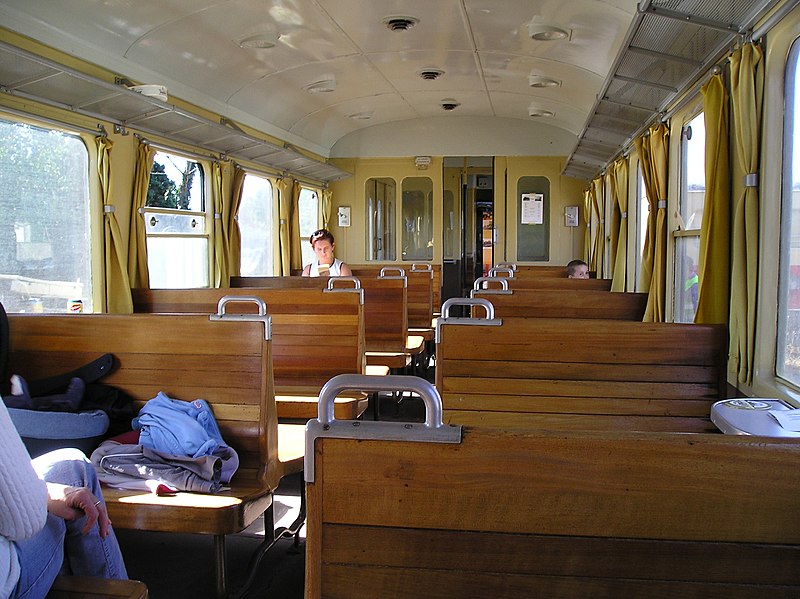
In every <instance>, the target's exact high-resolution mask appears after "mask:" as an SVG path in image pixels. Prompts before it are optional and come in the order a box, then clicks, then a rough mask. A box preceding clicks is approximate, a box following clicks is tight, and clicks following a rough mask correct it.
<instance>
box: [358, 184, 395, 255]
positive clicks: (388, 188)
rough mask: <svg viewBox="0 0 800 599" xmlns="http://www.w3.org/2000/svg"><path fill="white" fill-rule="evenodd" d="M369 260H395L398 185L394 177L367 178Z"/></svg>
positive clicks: (367, 241) (367, 246)
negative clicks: (395, 220)
mask: <svg viewBox="0 0 800 599" xmlns="http://www.w3.org/2000/svg"><path fill="white" fill-rule="evenodd" d="M365 192H366V193H365V197H366V200H367V206H366V208H367V222H366V225H367V227H366V229H367V230H366V233H367V239H366V243H367V245H366V248H367V252H366V253H367V255H366V259H367V260H394V259H395V253H394V246H395V243H394V240H395V233H394V231H395V226H394V215H395V212H394V207H395V201H396V195H397V185H396V183H395V182H394V179H390V178H388V177H383V178H380V179H367V182H366V188H365Z"/></svg>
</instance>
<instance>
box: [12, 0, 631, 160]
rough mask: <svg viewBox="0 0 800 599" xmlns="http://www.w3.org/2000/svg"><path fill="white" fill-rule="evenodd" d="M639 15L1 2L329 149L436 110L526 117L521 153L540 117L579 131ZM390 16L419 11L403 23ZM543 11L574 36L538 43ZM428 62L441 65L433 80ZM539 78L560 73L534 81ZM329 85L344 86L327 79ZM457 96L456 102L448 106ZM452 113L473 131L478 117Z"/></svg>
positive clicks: (604, 8)
mask: <svg viewBox="0 0 800 599" xmlns="http://www.w3.org/2000/svg"><path fill="white" fill-rule="evenodd" d="M635 14H636V0H605V1H598V0H570V1H569V2H565V1H561V0H558V1H554V0H501V1H498V0H435V1H434V0H407V1H403V2H399V1H396V0H369V1H365V0H284V1H281V0H137V1H135V2H134V1H129V0H104V1H100V0H94V1H89V0H3V1H2V2H1V3H0V16H2V22H3V24H4V25H6V26H7V27H10V28H12V29H14V30H15V31H17V32H19V33H22V34H24V35H27V36H29V37H32V38H34V39H36V40H38V41H41V42H42V43H45V44H47V45H50V46H53V47H55V48H57V49H59V50H63V51H66V52H69V53H71V54H73V55H75V56H77V57H79V58H81V59H84V60H87V61H89V62H92V63H94V64H97V65H99V66H101V67H104V68H106V69H109V70H111V71H113V72H115V73H118V74H119V75H121V76H124V77H127V78H129V79H131V80H134V81H136V82H138V83H152V84H162V85H166V86H167V88H168V89H169V92H170V94H171V95H173V94H174V95H175V96H177V97H180V98H181V99H183V100H185V101H188V102H191V103H194V104H196V105H198V106H201V107H204V108H208V109H209V110H213V111H216V112H218V113H219V114H222V115H223V116H227V117H229V118H232V119H236V120H238V121H239V122H242V123H243V124H247V125H250V126H253V127H256V128H258V129H260V130H262V131H264V132H265V133H268V134H271V135H277V136H279V137H281V138H282V139H284V140H285V141H287V142H289V143H292V144H297V145H300V146H302V147H304V148H306V149H308V150H310V151H313V152H316V153H318V154H320V155H322V156H325V157H329V156H331V155H334V154H336V155H341V152H339V151H336V152H335V153H334V152H333V151H332V149H333V148H334V146H335V145H336V144H337V142H338V141H339V140H343V143H342V144H341V145H340V147H341V148H342V149H344V148H349V147H351V146H352V145H353V142H352V138H349V139H350V140H349V141H348V138H347V136H348V135H355V136H356V137H363V131H362V130H364V129H366V128H371V127H375V126H385V125H387V124H390V123H398V126H402V125H399V123H407V122H409V121H412V120H415V119H421V120H431V119H434V118H435V117H441V118H448V119H450V118H451V117H475V118H476V119H478V120H479V121H481V122H482V121H485V119H487V118H498V119H502V120H503V121H507V120H508V119H516V120H518V121H524V123H523V122H520V127H519V139H517V140H514V143H515V146H517V147H519V146H520V145H525V144H526V143H527V144H528V148H527V151H526V150H519V151H521V152H522V153H529V154H536V153H537V147H541V146H540V143H539V140H538V137H539V136H538V135H536V131H537V128H538V127H539V124H538V123H542V124H543V126H542V127H541V134H542V137H544V138H547V139H551V138H553V136H554V135H553V128H556V129H560V130H561V133H560V134H559V137H561V138H564V137H566V138H568V139H571V140H572V141H573V143H574V140H576V139H577V136H578V134H579V133H580V132H581V130H582V128H583V126H584V123H585V122H586V120H587V117H588V116H589V112H590V110H591V108H592V106H593V104H594V101H595V96H596V95H597V94H598V92H599V91H600V89H601V87H602V86H603V82H604V80H605V78H606V76H607V75H608V73H609V69H610V68H611V66H612V63H613V62H614V59H615V57H616V55H617V52H618V50H619V48H620V46H621V45H622V43H623V41H624V38H625V35H626V32H627V31H628V28H629V26H630V23H631V22H632V20H633V18H634V16H635ZM391 16H408V17H413V18H415V19H418V21H419V22H418V23H417V24H416V25H415V26H413V27H411V28H410V29H408V30H405V31H391V30H390V29H389V28H387V27H386V26H385V25H384V23H383V21H384V20H385V19H386V17H391ZM531 22H535V23H537V24H538V23H541V24H546V25H556V26H558V27H560V28H562V29H564V30H566V31H567V33H568V39H566V40H559V41H537V40H534V39H532V38H531V37H530V35H529V27H528V24H529V23H531ZM264 34H266V35H267V36H269V35H270V34H271V35H272V36H273V37H277V43H276V44H275V46H274V47H272V48H268V49H258V48H255V49H254V48H243V47H241V46H240V44H239V42H240V40H242V39H244V38H247V37H250V36H254V35H264ZM423 69H427V70H431V69H436V70H440V71H443V74H442V75H441V76H440V77H439V78H438V79H436V80H427V79H423V78H422V77H421V76H420V75H419V72H420V71H421V70H423ZM531 74H533V75H541V76H544V77H550V78H553V79H555V80H556V81H557V82H558V83H559V84H558V85H557V86H556V87H549V88H535V87H531V86H530V85H529V76H530V75H531ZM319 82H323V83H322V84H321V85H319V86H318V87H322V88H333V89H332V90H330V91H315V89H314V88H313V84H315V83H319ZM310 86H312V87H310ZM446 99H449V100H454V101H455V102H454V103H456V104H458V106H457V107H456V108H455V109H454V110H452V111H449V112H445V111H444V110H443V108H442V106H441V104H442V101H443V100H446ZM531 109H538V110H543V111H548V112H550V113H552V116H544V117H542V116H539V117H531V116H529V111H530V110H531ZM451 121H452V122H451V125H452V126H453V127H455V128H457V129H463V133H464V135H463V137H465V138H468V132H469V130H470V128H471V127H472V125H471V124H470V120H469V119H465V118H452V119H451ZM381 129H382V127H379V129H377V130H381ZM417 129H420V128H419V127H418V128H417ZM423 129H424V128H423ZM505 129H506V130H509V128H508V127H505ZM512 129H513V128H512ZM436 130H437V132H438V131H439V129H438V128H437V129H436ZM359 132H360V133H359ZM523 135H524V137H523ZM526 140H527V141H526ZM518 149H519V148H518ZM461 153H470V152H465V151H464V149H462V150H461ZM479 153H485V152H483V151H479Z"/></svg>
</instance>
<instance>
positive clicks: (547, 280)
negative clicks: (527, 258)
mask: <svg viewBox="0 0 800 599" xmlns="http://www.w3.org/2000/svg"><path fill="white" fill-rule="evenodd" d="M495 287H496V286H495V285H494V284H492V283H490V288H495ZM508 288H509V289H513V290H516V289H564V290H566V291H589V290H593V291H611V279H569V278H567V277H524V276H523V277H516V276H515V277H511V278H508Z"/></svg>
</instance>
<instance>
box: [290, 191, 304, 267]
mask: <svg viewBox="0 0 800 599" xmlns="http://www.w3.org/2000/svg"><path fill="white" fill-rule="evenodd" d="M301 190H302V186H301V185H300V181H295V182H294V188H293V189H292V213H291V214H290V221H289V223H290V228H289V230H290V231H291V240H290V244H291V247H292V252H291V260H290V266H291V269H292V270H301V269H302V268H303V252H302V250H301V249H300V243H301V241H300V209H299V204H300V191H301Z"/></svg>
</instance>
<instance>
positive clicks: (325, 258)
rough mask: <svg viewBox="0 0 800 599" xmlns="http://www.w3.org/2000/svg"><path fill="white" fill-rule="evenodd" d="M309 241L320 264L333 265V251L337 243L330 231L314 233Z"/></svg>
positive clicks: (322, 230) (324, 230)
mask: <svg viewBox="0 0 800 599" xmlns="http://www.w3.org/2000/svg"><path fill="white" fill-rule="evenodd" d="M308 241H309V243H311V247H312V248H313V250H314V254H315V255H316V256H317V260H318V261H319V263H320V264H333V260H334V257H333V250H334V249H335V248H336V242H335V241H334V239H333V235H332V234H331V232H330V231H328V230H327V229H320V230H318V231H314V232H313V233H312V234H311V237H309V238H308Z"/></svg>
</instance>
